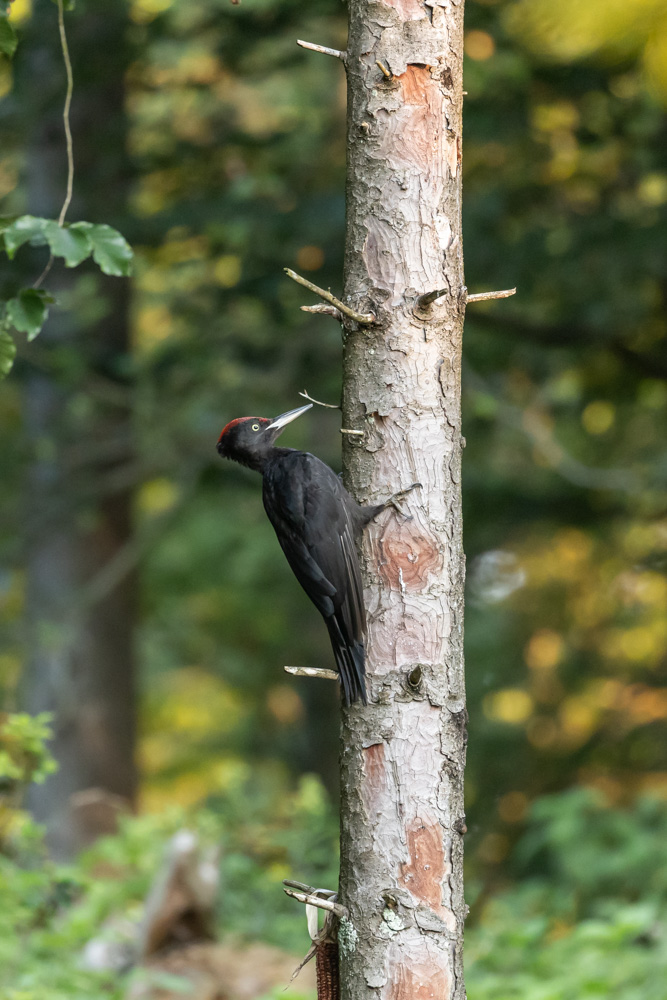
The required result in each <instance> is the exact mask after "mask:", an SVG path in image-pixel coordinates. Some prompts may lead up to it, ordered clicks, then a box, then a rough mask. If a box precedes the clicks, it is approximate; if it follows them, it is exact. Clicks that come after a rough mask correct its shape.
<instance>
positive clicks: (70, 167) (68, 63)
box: [32, 0, 74, 288]
mask: <svg viewBox="0 0 667 1000" xmlns="http://www.w3.org/2000/svg"><path fill="white" fill-rule="evenodd" d="M57 3H58V32H59V34H60V49H61V51H62V54H63V62H64V63H65V73H66V75H67V89H66V91H65V105H64V107H63V125H64V127H65V145H66V148H67V189H66V191H65V200H64V201H63V204H62V208H61V209H60V215H59V216H58V225H59V226H62V224H63V222H64V221H65V216H66V215H67V209H68V208H69V206H70V204H71V202H72V194H73V191H74V143H73V142H72V126H71V123H70V108H71V106H72V94H73V92H74V74H73V73H72V60H71V59H70V54H69V46H68V44H67V33H66V31H65V8H64V4H63V0H57ZM52 267H53V254H52V253H51V254H49V259H48V260H47V262H46V267H45V268H44V270H43V271H42V273H41V274H40V276H39V278H38V279H37V281H36V282H35V283H34V285H33V286H32V287H33V288H39V286H40V285H41V284H42V282H43V281H44V278H46V276H47V274H48V273H49V271H50V270H51V268H52Z"/></svg>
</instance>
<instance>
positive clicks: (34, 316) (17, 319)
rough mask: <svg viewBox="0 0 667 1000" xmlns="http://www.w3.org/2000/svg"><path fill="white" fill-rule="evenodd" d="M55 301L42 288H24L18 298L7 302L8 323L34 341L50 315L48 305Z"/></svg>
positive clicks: (6, 314)
mask: <svg viewBox="0 0 667 1000" xmlns="http://www.w3.org/2000/svg"><path fill="white" fill-rule="evenodd" d="M54 301H55V299H54V298H53V296H52V295H49V294H48V292H44V291H42V289H41V288H22V289H21V291H20V292H19V294H18V295H17V296H15V297H14V298H13V299H9V300H8V301H7V302H5V316H6V319H7V321H8V322H9V323H10V324H11V325H12V326H13V327H14V329H16V330H18V331H19V332H20V333H27V335H28V340H29V341H30V340H34V339H35V337H36V336H37V334H38V333H39V332H40V330H41V329H42V327H43V325H44V323H45V322H46V320H47V317H48V315H49V310H48V308H47V307H48V305H49V304H50V303H52V302H54Z"/></svg>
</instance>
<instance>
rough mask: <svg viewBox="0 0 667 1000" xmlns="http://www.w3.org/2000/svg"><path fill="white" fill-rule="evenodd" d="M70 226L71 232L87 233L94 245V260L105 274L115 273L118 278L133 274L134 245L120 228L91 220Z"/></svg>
mask: <svg viewBox="0 0 667 1000" xmlns="http://www.w3.org/2000/svg"><path fill="white" fill-rule="evenodd" d="M69 228H70V232H72V231H75V232H82V233H85V234H86V236H87V237H88V239H89V240H90V242H91V244H92V247H93V260H94V261H95V263H96V264H98V265H99V267H100V269H101V270H102V271H103V272H104V274H113V275H115V276H116V277H118V278H121V277H127V276H128V275H129V274H131V272H132V258H133V256H134V255H133V252H132V247H131V246H130V244H129V243H128V242H127V240H126V239H125V237H124V236H121V234H120V233H119V232H118V230H116V229H112V228H111V226H105V225H99V226H96V225H93V224H92V223H91V222H75V223H74V224H73V225H71V226H70V227H69Z"/></svg>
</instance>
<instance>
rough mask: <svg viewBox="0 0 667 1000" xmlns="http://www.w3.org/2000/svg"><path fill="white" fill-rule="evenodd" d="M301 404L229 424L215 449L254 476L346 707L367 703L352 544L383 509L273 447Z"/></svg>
mask: <svg viewBox="0 0 667 1000" xmlns="http://www.w3.org/2000/svg"><path fill="white" fill-rule="evenodd" d="M307 409H309V407H307V406H304V407H300V408H299V409H298V410H292V411H290V412H289V413H286V414H283V415H282V416H281V417H276V419H275V420H273V421H272V420H267V419H265V418H262V417H247V418H242V419H240V420H233V421H232V422H231V423H230V424H228V425H227V426H226V427H225V429H224V430H223V432H222V434H221V435H220V438H219V440H218V452H219V454H220V455H222V456H223V457H225V458H230V459H232V460H233V461H236V462H240V463H241V464H242V465H247V466H248V467H249V468H251V469H256V470H257V471H258V472H261V474H262V479H263V491H262V496H263V500H264V508H265V510H266V513H267V515H268V517H269V520H270V521H271V524H272V525H273V527H274V529H275V532H276V535H277V536H278V541H279V542H280V545H281V548H282V550H283V552H284V553H285V556H286V557H287V561H288V562H289V564H290V566H291V568H292V571H293V572H294V575H295V576H296V578H297V580H298V581H299V583H300V584H301V586H302V587H303V589H304V590H305V591H306V593H307V594H308V596H309V597H310V599H311V601H312V602H313V604H314V605H315V607H316V608H317V609H318V611H319V612H320V614H321V615H322V617H323V618H324V621H325V623H326V626H327V629H328V631H329V637H330V639H331V645H332V647H333V652H334V657H335V660H336V665H337V667H338V671H339V673H340V679H341V686H342V690H343V698H344V700H345V703H346V704H348V705H349V704H350V703H351V702H353V701H356V700H357V699H358V698H360V699H361V700H362V702H363V703H364V704H366V685H365V668H364V630H365V627H366V615H365V611H364V600H363V590H362V585H361V573H360V571H359V560H358V557H357V549H356V542H357V539H358V538H359V535H360V534H361V531H362V529H363V527H364V525H365V524H367V523H368V521H370V520H371V519H372V518H373V517H375V515H376V514H378V513H379V512H380V511H381V510H384V507H385V505H384V504H380V505H379V506H371V507H364V506H361V505H360V504H358V503H357V502H356V500H354V499H353V497H351V496H350V494H349V493H348V492H347V490H346V489H345V487H344V486H343V484H342V483H341V481H340V479H339V478H338V476H337V475H336V474H335V473H334V472H333V471H332V470H331V469H330V468H329V466H328V465H325V464H324V462H322V461H320V459H319V458H316V457H315V455H310V454H309V453H308V452H303V451H295V450H294V449H293V448H277V447H276V446H275V440H276V438H277V437H278V435H279V434H280V432H281V431H282V430H283V428H284V427H285V426H286V424H287V423H289V422H290V421H291V420H293V419H294V418H295V417H297V416H299V415H300V414H301V413H303V412H304V411H305V410H307Z"/></svg>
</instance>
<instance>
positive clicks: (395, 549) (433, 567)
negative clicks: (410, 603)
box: [377, 519, 442, 591]
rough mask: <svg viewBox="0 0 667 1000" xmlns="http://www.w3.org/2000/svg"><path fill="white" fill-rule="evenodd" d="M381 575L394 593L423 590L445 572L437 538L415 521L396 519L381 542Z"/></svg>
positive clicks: (383, 535)
mask: <svg viewBox="0 0 667 1000" xmlns="http://www.w3.org/2000/svg"><path fill="white" fill-rule="evenodd" d="M378 545H379V548H380V552H379V559H378V560H377V562H378V565H379V569H380V573H381V574H382V577H383V578H384V580H385V581H386V583H387V584H388V585H389V586H390V587H391V588H392V590H400V591H408V590H411V591H419V590H423V588H424V586H425V585H426V583H427V581H428V578H429V577H430V576H432V575H435V574H438V573H439V572H440V570H441V569H442V552H441V551H440V544H439V542H438V540H437V538H436V537H435V536H434V535H430V534H427V533H426V532H425V531H424V530H423V529H420V528H419V527H418V526H417V525H416V524H415V522H414V521H402V522H401V521H396V520H394V519H392V520H391V521H390V522H389V524H388V525H387V527H386V528H385V530H384V532H383V533H382V536H381V538H380V539H379V542H378Z"/></svg>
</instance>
